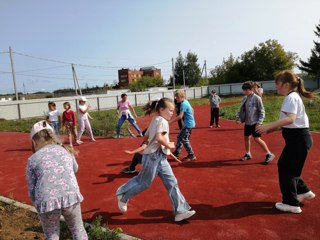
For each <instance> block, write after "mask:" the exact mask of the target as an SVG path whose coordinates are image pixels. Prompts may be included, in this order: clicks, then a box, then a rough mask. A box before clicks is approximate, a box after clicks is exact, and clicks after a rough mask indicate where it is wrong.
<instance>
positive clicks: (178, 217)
mask: <svg viewBox="0 0 320 240" xmlns="http://www.w3.org/2000/svg"><path fill="white" fill-rule="evenodd" d="M195 213H196V211H194V210H191V211H186V212H184V213H178V214H177V215H176V216H175V217H174V221H175V222H180V221H182V220H185V219H188V218H190V217H192V216H193V215H194V214H195Z"/></svg>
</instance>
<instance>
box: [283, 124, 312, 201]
mask: <svg viewBox="0 0 320 240" xmlns="http://www.w3.org/2000/svg"><path fill="white" fill-rule="evenodd" d="M282 136H283V138H284V140H285V146H284V149H283V150H282V153H281V155H280V158H279V161H278V173H279V183H280V190H281V193H282V202H283V203H285V204H289V205H291V206H299V201H298V199H297V194H303V193H306V192H309V191H310V189H309V188H308V186H307V185H306V184H305V182H304V181H303V180H302V178H301V177H300V176H301V172H302V169H303V166H304V162H305V160H306V158H307V155H308V151H309V149H310V148H311V146H312V138H311V135H310V132H309V129H306V128H293V129H289V128H284V129H283V130H282Z"/></svg>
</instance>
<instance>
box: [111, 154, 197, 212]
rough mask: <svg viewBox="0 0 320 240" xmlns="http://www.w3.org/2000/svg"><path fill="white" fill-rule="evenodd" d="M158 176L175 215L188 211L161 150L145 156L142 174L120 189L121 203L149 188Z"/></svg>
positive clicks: (187, 205)
mask: <svg viewBox="0 0 320 240" xmlns="http://www.w3.org/2000/svg"><path fill="white" fill-rule="evenodd" d="M156 175H158V176H159V177H160V178H161V180H162V182H163V184H164V186H165V187H166V189H167V191H168V194H169V197H170V200H171V204H172V208H173V212H174V215H176V214H178V213H184V212H186V211H188V210H189V209H190V208H191V207H190V206H189V204H188V203H187V202H186V200H185V198H184V196H183V195H182V193H181V192H180V189H179V187H178V181H177V179H176V177H175V176H174V174H173V172H172V169H171V166H170V164H169V163H168V161H167V158H166V155H165V154H164V153H163V152H162V150H161V149H158V150H157V151H156V152H154V153H151V154H143V157H142V170H141V171H140V173H139V174H138V175H137V176H135V177H133V178H131V179H130V180H129V181H128V182H127V183H125V184H124V185H122V186H121V187H119V188H118V190H117V192H116V194H117V195H122V198H121V201H123V202H127V201H128V200H129V199H130V198H132V197H133V196H135V195H137V194H138V193H140V192H142V191H143V190H145V189H147V188H149V187H150V185H151V183H152V182H153V180H154V178H155V176H156ZM157 201H158V200H157Z"/></svg>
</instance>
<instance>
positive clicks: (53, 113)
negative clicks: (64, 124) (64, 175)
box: [47, 102, 61, 135]
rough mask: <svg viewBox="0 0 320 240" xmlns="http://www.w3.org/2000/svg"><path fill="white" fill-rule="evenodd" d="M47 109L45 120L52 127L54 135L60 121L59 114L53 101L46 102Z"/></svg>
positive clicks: (57, 131)
mask: <svg viewBox="0 0 320 240" xmlns="http://www.w3.org/2000/svg"><path fill="white" fill-rule="evenodd" d="M48 108H49V111H48V112H47V121H48V122H49V124H50V126H51V127H52V128H53V130H54V132H55V134H56V135H59V128H60V126H59V125H60V122H61V116H60V113H59V111H58V110H57V109H56V104H55V103H54V102H49V103H48Z"/></svg>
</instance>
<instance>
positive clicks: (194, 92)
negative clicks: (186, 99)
mask: <svg viewBox="0 0 320 240" xmlns="http://www.w3.org/2000/svg"><path fill="white" fill-rule="evenodd" d="M193 99H196V88H193Z"/></svg>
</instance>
